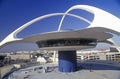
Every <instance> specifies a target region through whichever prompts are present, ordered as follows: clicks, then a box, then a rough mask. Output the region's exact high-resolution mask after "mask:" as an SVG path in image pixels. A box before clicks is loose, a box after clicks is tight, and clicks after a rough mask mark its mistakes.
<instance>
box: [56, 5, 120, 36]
mask: <svg viewBox="0 0 120 79" xmlns="http://www.w3.org/2000/svg"><path fill="white" fill-rule="evenodd" d="M75 9H82V10H85V11H88V12H90V13H92V14H94V19H93V21H92V22H91V24H90V26H88V27H87V28H95V29H96V30H97V31H103V32H112V33H115V34H118V35H120V27H119V26H120V19H119V18H117V17H116V16H114V15H112V14H110V13H108V12H106V11H104V10H102V9H99V8H96V7H92V6H89V5H75V6H73V7H71V8H69V9H68V10H67V11H66V12H65V14H64V15H63V17H62V19H61V21H60V24H59V27H58V31H60V29H61V26H62V23H63V21H64V18H65V16H66V15H67V14H68V13H69V12H70V11H72V10H75Z"/></svg>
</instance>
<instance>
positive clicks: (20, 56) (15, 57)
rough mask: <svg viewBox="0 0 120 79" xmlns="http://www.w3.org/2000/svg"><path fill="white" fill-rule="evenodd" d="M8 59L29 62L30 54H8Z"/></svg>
mask: <svg viewBox="0 0 120 79" xmlns="http://www.w3.org/2000/svg"><path fill="white" fill-rule="evenodd" d="M9 57H10V59H11V60H30V59H31V54H29V53H18V54H10V55H9Z"/></svg>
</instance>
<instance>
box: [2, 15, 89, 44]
mask: <svg viewBox="0 0 120 79" xmlns="http://www.w3.org/2000/svg"><path fill="white" fill-rule="evenodd" d="M59 15H64V13H52V14H47V15H43V16H40V17H38V18H35V19H33V20H31V21H29V22H27V23H25V24H24V25H22V26H20V27H19V28H18V29H16V30H15V31H13V32H12V33H11V34H9V35H8V36H7V37H6V38H5V39H4V40H3V41H1V42H0V46H2V45H4V44H5V43H11V42H17V41H20V40H22V38H17V37H16V35H17V34H18V33H19V32H20V31H22V30H23V29H25V28H27V27H28V26H30V25H31V24H33V23H35V22H37V21H40V20H42V19H45V18H48V17H52V16H59ZM67 15H68V16H72V17H75V18H78V19H81V20H83V21H85V22H87V23H89V24H90V23H91V22H90V21H89V20H87V19H85V18H83V17H81V16H78V15H74V14H67Z"/></svg>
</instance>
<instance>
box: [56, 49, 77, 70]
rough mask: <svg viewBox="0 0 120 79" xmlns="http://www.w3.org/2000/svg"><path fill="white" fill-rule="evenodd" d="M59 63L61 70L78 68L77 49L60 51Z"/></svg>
mask: <svg viewBox="0 0 120 79" xmlns="http://www.w3.org/2000/svg"><path fill="white" fill-rule="evenodd" d="M58 59H59V60H58V64H59V71H60V72H74V71H76V68H77V59H76V51H59V52H58Z"/></svg>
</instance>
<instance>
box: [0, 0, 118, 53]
mask: <svg viewBox="0 0 120 79" xmlns="http://www.w3.org/2000/svg"><path fill="white" fill-rule="evenodd" d="M78 4H79V5H80V4H86V5H91V6H95V7H98V8H101V9H103V10H105V11H108V12H110V13H112V14H113V15H115V16H117V17H118V18H120V0H0V27H1V29H0V41H2V40H3V39H4V38H5V37H6V36H7V35H8V34H9V33H11V32H12V31H14V30H15V29H17V28H18V27H20V26H21V25H23V24H25V23H26V22H28V21H30V20H32V19H34V18H37V17H39V16H42V15H45V14H49V13H57V12H65V11H66V10H67V9H69V8H70V7H72V6H74V5H78ZM71 13H74V14H78V15H81V16H83V17H85V18H88V19H89V20H92V17H93V15H91V14H89V13H86V12H85V11H79V10H74V11H71ZM60 19H61V16H58V17H51V18H48V19H45V20H42V21H39V22H37V23H35V24H32V25H31V26H30V27H28V28H26V29H25V30H23V31H22V32H20V33H19V34H18V37H25V36H29V35H31V34H37V33H42V32H48V31H55V30H57V28H58V24H59V22H60ZM87 26H88V24H86V23H84V22H83V21H80V20H78V19H75V18H71V17H67V18H66V19H65V21H64V23H63V26H62V29H63V30H67V29H80V28H84V27H87ZM114 39H115V40H116V41H117V43H118V44H119V41H118V40H119V38H114ZM33 49H34V50H35V49H38V48H37V45H34V44H25V43H21V44H12V45H9V46H6V47H4V48H2V49H0V52H6V51H17V50H33Z"/></svg>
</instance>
